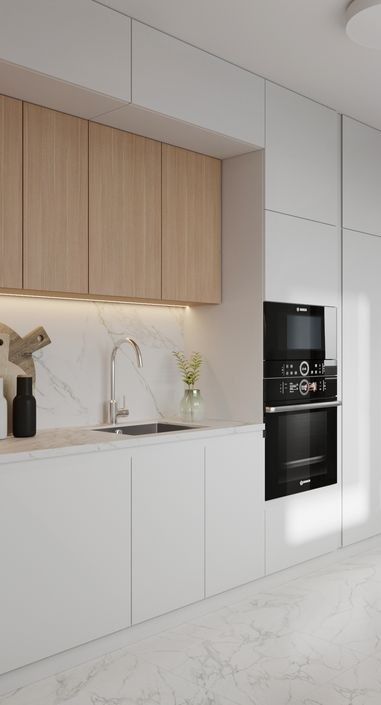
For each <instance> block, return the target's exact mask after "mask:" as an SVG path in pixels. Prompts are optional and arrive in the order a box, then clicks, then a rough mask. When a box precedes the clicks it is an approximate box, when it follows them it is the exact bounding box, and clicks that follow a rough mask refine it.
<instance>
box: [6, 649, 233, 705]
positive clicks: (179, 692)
mask: <svg viewBox="0 0 381 705" xmlns="http://www.w3.org/2000/svg"><path fill="white" fill-rule="evenodd" d="M0 703H1V705H232V702H231V701H229V700H228V699H226V698H225V697H223V695H218V694H216V693H213V692H211V691H209V690H208V689H207V688H203V687H201V686H198V685H194V684H192V683H190V682H187V681H186V680H184V679H182V678H180V677H178V676H176V675H175V674H174V673H171V672H169V671H166V670H164V669H161V668H159V667H158V666H154V665H152V664H149V663H146V662H144V661H141V660H140V659H138V658H137V657H136V656H135V655H134V654H131V653H130V652H129V651H127V650H123V651H121V652H116V653H114V654H112V655H110V656H109V657H107V658H106V659H101V660H98V661H96V662H92V663H90V664H85V665H83V666H80V667H77V668H74V669H71V670H70V671H67V672H65V673H63V674H60V675H57V676H56V677H55V678H51V679H48V680H47V681H43V682H41V683H36V684H35V685H34V686H30V687H28V688H22V689H20V690H18V691H16V692H14V693H10V694H9V695H8V696H6V697H4V698H0ZM233 705H234V704H233Z"/></svg>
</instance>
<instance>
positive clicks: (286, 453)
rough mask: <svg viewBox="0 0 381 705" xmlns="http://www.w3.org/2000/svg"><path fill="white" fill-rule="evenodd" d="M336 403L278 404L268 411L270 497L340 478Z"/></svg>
mask: <svg viewBox="0 0 381 705" xmlns="http://www.w3.org/2000/svg"><path fill="white" fill-rule="evenodd" d="M332 403H333V406H330V405H329V404H330V402H326V403H325V404H323V405H322V406H320V405H319V404H316V403H312V404H309V405H303V404H302V405H300V406H298V405H297V404H295V405H293V406H292V407H288V406H286V407H278V409H276V407H275V411H274V412H272V413H271V412H270V413H266V414H265V423H266V441H265V444H266V448H265V492H266V500H268V499H275V498H276V497H284V496H285V495H289V494H295V493H296V492H303V491H305V490H312V489H315V488H317V487H325V486H326V485H333V484H335V483H336V482H337V457H336V456H337V407H336V402H331V404H332ZM306 406H308V408H305V407H306Z"/></svg>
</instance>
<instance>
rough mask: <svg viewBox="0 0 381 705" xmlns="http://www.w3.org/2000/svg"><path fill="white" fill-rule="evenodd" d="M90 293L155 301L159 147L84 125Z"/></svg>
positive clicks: (158, 281) (157, 291) (158, 284)
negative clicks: (87, 150) (87, 131)
mask: <svg viewBox="0 0 381 705" xmlns="http://www.w3.org/2000/svg"><path fill="white" fill-rule="evenodd" d="M89 129H90V140H89V145H90V154H89V156H90V162H89V178H90V181H89V186H90V201H89V226H90V229H89V236H90V246H89V256H90V260H89V264H90V267H89V272H90V293H91V294H97V295H102V294H104V295H109V296H123V297H131V298H142V299H160V297H161V144H160V142H155V141H154V140H150V139H146V138H145V137H139V136H138V135H133V134H130V133H128V132H122V131H121V130H116V129H114V128H111V127H106V126H104V125H98V124H96V123H90V126H89Z"/></svg>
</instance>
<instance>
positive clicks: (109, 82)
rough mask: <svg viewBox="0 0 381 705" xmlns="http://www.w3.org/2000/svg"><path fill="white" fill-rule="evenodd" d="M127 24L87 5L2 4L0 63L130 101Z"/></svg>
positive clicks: (57, 1)
mask: <svg viewBox="0 0 381 705" xmlns="http://www.w3.org/2000/svg"><path fill="white" fill-rule="evenodd" d="M130 38H131V21H130V19H129V18H128V17H125V16H124V15H121V14H120V13H117V12H114V11H113V10H110V9H109V8H107V7H103V6H102V5H99V4H97V3H94V2H91V0H64V1H62V0H33V2H31V1H30V0H16V1H15V0H2V2H1V22H0V59H2V60H5V61H8V62H12V63H14V64H18V65H19V66H24V67H26V68H28V69H31V70H32V71H38V72H40V73H42V74H47V75H48V76H53V77H54V78H58V79H61V80H63V81H68V82H69V83H73V84H76V85H80V86H82V87H84V88H87V89H90V90H93V91H98V92H99V93H103V94H105V95H108V96H112V97H114V98H119V99H121V100H123V101H126V102H128V101H130V96H131V86H130V73H131V70H130V66H131V61H130V58H131V43H130Z"/></svg>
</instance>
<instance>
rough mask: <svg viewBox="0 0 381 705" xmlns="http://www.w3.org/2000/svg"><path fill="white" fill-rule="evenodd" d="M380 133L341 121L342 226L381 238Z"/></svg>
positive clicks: (347, 119) (357, 123) (353, 121)
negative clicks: (380, 236)
mask: <svg viewBox="0 0 381 705" xmlns="http://www.w3.org/2000/svg"><path fill="white" fill-rule="evenodd" d="M380 194H381V132H380V131H379V130H375V129H374V128H372V127H367V126H366V125H363V124H362V123H360V122H356V120H352V119H351V118H347V117H344V118H343V227H344V228H347V229H349V230H357V231H359V232H364V233H369V234H371V235H381V198H380Z"/></svg>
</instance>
